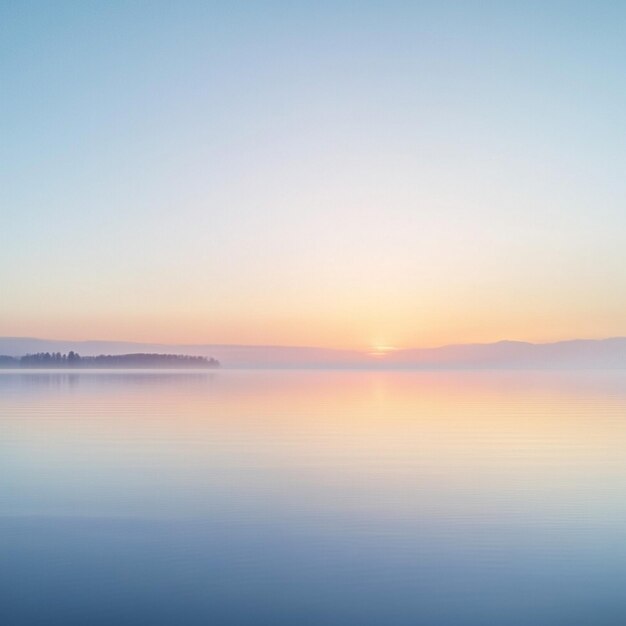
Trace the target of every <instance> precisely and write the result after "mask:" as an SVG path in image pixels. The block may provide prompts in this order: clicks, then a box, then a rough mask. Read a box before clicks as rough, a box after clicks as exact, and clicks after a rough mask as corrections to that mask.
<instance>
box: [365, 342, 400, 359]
mask: <svg viewBox="0 0 626 626" xmlns="http://www.w3.org/2000/svg"><path fill="white" fill-rule="evenodd" d="M394 350H397V348H395V347H394V346H387V345H381V344H376V345H374V346H372V349H371V350H370V352H369V354H370V356H377V357H384V356H386V355H387V354H389V353H390V352H393V351H394Z"/></svg>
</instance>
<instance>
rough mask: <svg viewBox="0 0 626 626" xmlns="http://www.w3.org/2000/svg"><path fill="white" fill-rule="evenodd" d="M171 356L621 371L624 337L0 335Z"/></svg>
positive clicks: (37, 346) (233, 363)
mask: <svg viewBox="0 0 626 626" xmlns="http://www.w3.org/2000/svg"><path fill="white" fill-rule="evenodd" d="M138 347H140V348H141V350H142V351H145V352H175V353H184V354H189V355H193V356H205V357H212V358H216V359H218V360H219V361H220V362H221V363H222V365H223V367H224V368H322V367H337V368H341V367H344V368H349V367H355V368H372V369H393V368H406V369H409V368H417V369H488V368H497V369H500V368H502V369H511V368H524V369H525V368H528V369H556V368H594V369H602V368H607V369H626V337H607V338H601V339H579V338H576V339H568V340H561V341H555V342H548V343H533V342H528V341H517V340H508V339H503V340H499V341H496V342H490V343H467V344H448V345H443V346H438V347H433V348H403V349H397V350H390V351H388V352H384V353H382V352H376V351H369V352H368V351H366V350H347V349H333V348H320V347H314V346H277V345H246V344H208V343H206V344H182V343H181V344H171V343H149V342H136V341H110V340H83V341H68V340H59V339H41V338H37V337H0V355H8V356H21V355H23V354H26V353H32V352H47V351H49V352H52V351H54V352H67V351H69V350H75V351H77V352H79V353H80V354H81V355H83V356H97V355H98V354H103V353H107V354H116V353H117V354H122V353H124V352H128V351H129V350H136V349H137V348H138Z"/></svg>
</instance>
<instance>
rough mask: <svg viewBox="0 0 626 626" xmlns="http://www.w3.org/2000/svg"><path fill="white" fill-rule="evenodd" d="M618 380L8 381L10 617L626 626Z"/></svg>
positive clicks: (4, 455) (2, 438)
mask: <svg viewBox="0 0 626 626" xmlns="http://www.w3.org/2000/svg"><path fill="white" fill-rule="evenodd" d="M625 449H626V373H624V372H623V371H614V372H455V373H450V372H431V373H429V372H405V371H397V372H381V371H378V372H375V371H361V372H355V371H332V372H330V371H306V372H298V371H217V372H164V371H162V372H158V373H155V372H142V371H132V372H131V371H115V372H61V371H59V372H56V371H55V372H0V476H1V478H0V622H1V623H3V624H9V625H11V626H21V625H29V626H30V625H34V624H46V625H56V624H59V625H61V624H62V625H72V624H76V625H78V624H80V625H83V624H91V625H99V624H103V625H104V624H118V625H119V624H121V625H126V624H128V625H131V624H132V625H136V624H151V625H152V624H157V625H159V624H192V625H193V624H216V625H217V626H222V625H224V626H231V625H233V626H239V625H253V624H254V625H259V624H272V625H277V626H282V625H285V626H291V625H294V624H304V625H306V624H311V625H313V624H315V625H335V624H336V625H342V626H346V625H348V626H350V625H353V624H354V625H359V626H361V625H365V626H379V625H380V626H383V625H385V626H387V625H393V626H396V625H397V626H403V625H407V626H408V625H415V624H425V625H428V626H444V625H445V626H448V625H450V626H452V625H454V626H459V625H463V626H465V625H468V626H474V625H476V626H478V625H481V626H482V625H485V624H493V625H498V626H502V625H505V626H508V625H513V626H518V625H519V626H522V625H523V626H527V625H528V626H530V625H533V626H536V625H539V626H542V625H545V626H548V625H549V626H554V625H559V624H563V625H565V624H567V625H572V624H574V625H577V624H580V625H581V626H582V625H583V624H584V625H589V624H594V625H597V626H603V625H613V624H615V625H617V624H622V623H623V621H624V615H626V599H624V594H623V589H624V585H625V584H626V455H625V454H624V450H625Z"/></svg>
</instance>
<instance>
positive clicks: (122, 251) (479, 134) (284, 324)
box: [0, 2, 626, 347]
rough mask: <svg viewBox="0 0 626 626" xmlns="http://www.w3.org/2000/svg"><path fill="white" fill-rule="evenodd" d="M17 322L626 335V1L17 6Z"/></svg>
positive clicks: (7, 247)
mask: <svg viewBox="0 0 626 626" xmlns="http://www.w3.org/2000/svg"><path fill="white" fill-rule="evenodd" d="M0 24H1V26H0V28H1V37H0V39H1V43H0V46H1V47H0V76H1V77H2V87H3V89H2V91H3V97H2V98H1V99H0V113H1V116H0V136H1V137H2V138H3V140H2V145H0V159H1V161H0V162H1V165H2V167H1V171H2V173H1V175H0V176H1V179H0V203H1V207H2V236H1V244H2V245H1V248H2V249H1V251H0V288H1V290H2V301H3V306H2V308H0V334H4V335H37V336H48V337H57V338H70V339H71V338H76V339H81V338H106V339H137V340H151V341H169V340H171V341H198V342H199V341H211V342H237V343H242V342H249V343H266V342H271V343H285V344H302V343H306V344H318V345H326V346H337V347H361V346H367V345H373V344H376V345H398V346H403V347H406V346H411V345H435V344H439V343H447V342H456V341H483V340H484V341H487V340H495V339H500V338H505V337H506V338H511V339H530V340H550V339H562V338H568V337H573V336H607V335H616V334H625V333H626V328H625V326H626V319H625V309H626V307H625V303H624V295H623V294H624V293H626V292H625V288H626V252H625V250H626V245H625V244H626V241H625V240H626V235H625V233H626V228H625V227H626V211H625V210H624V206H625V203H624V201H625V200H626V198H625V196H626V184H625V183H624V180H623V179H624V176H623V172H624V170H625V165H626V147H625V145H626V144H625V142H624V131H625V130H626V129H625V114H624V111H625V110H626V79H625V78H624V71H623V60H624V58H626V43H625V42H626V37H625V35H626V33H625V32H624V31H625V30H626V5H625V4H624V3H621V2H598V3H577V2H567V3H565V2H493V3H489V2H481V3H478V2H476V3H474V2H456V3H454V2H450V3H446V2H427V3H419V2H414V3H406V2H395V3H394V2H391V3H390V2H384V3H383V2H379V3H370V2H359V3H348V2H334V3H330V2H316V3H272V2H259V3H206V2H203V3H199V2H198V3H192V2H180V3H158V2H150V3H148V2H128V3H122V2H111V3H89V2H85V3H78V2H75V3H63V2H55V3H51V2H48V3H42V2H40V3H17V2H4V3H2V4H1V5H0Z"/></svg>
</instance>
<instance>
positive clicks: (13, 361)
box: [0, 350, 219, 368]
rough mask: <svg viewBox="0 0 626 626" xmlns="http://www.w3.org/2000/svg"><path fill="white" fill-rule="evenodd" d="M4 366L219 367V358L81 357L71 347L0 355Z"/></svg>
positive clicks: (149, 355) (152, 355)
mask: <svg viewBox="0 0 626 626" xmlns="http://www.w3.org/2000/svg"><path fill="white" fill-rule="evenodd" d="M0 367H26V368H28V367H33V368H53V367H61V368H63V367H72V368H73V367H96V368H109V367H112V368H124V367H131V368H132V367H145V368H155V367H165V368H167V367H183V368H204V367H209V368H210V367H219V361H217V360H216V359H212V358H206V357H203V356H189V355H186V354H152V353H137V354H115V355H111V354H100V355H98V356H80V355H79V354H78V352H74V351H73V350H70V351H69V352H68V353H67V354H61V353H60V352H36V353H35V354H25V355H24V356H21V357H12V356H2V355H0Z"/></svg>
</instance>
